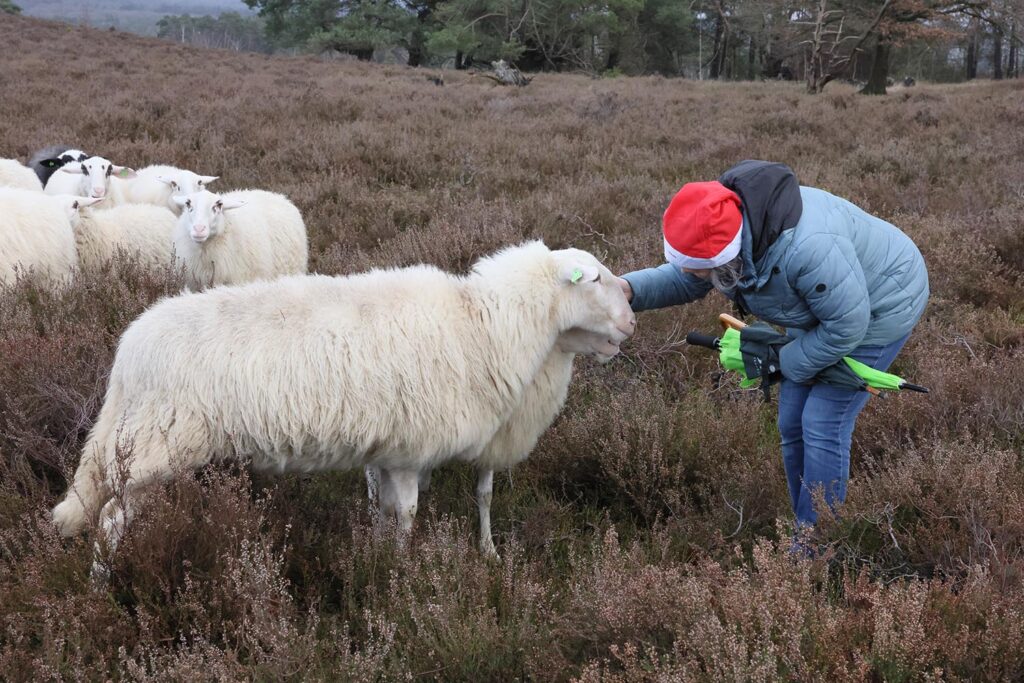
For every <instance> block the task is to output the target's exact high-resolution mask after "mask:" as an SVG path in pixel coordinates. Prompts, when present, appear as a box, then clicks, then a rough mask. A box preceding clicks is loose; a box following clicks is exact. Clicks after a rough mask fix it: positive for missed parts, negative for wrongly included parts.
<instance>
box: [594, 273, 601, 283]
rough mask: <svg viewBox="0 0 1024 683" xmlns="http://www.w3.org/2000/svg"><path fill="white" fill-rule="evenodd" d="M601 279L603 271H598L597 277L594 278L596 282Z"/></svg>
mask: <svg viewBox="0 0 1024 683" xmlns="http://www.w3.org/2000/svg"><path fill="white" fill-rule="evenodd" d="M600 281H601V273H598V274H597V277H595V278H594V282H600Z"/></svg>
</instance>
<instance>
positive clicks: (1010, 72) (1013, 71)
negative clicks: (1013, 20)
mask: <svg viewBox="0 0 1024 683" xmlns="http://www.w3.org/2000/svg"><path fill="white" fill-rule="evenodd" d="M1006 72H1007V73H1006V76H1007V78H1017V25H1016V24H1010V58H1009V59H1008V60H1007V67H1006Z"/></svg>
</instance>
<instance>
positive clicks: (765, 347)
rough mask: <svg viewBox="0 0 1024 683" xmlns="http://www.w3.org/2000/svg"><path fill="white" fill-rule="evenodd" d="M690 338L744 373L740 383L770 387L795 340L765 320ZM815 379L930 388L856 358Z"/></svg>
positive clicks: (851, 385) (877, 387) (872, 388)
mask: <svg viewBox="0 0 1024 683" xmlns="http://www.w3.org/2000/svg"><path fill="white" fill-rule="evenodd" d="M686 341H687V342H688V343H690V344H694V345H697V346H705V347H708V348H711V349H715V350H717V351H718V358H719V361H720V362H721V363H722V367H724V368H725V369H726V370H732V371H733V372H736V373H738V374H739V375H740V377H741V381H740V386H742V387H743V388H745V389H747V388H750V387H753V386H754V385H755V384H757V380H759V379H760V380H761V385H762V387H763V388H765V390H766V391H767V388H768V387H769V386H770V385H772V384H775V383H776V382H778V381H780V380H781V379H782V372H781V370H780V368H779V349H781V348H782V347H783V346H785V345H786V344H788V343H789V342H791V341H792V337H790V336H789V335H787V334H783V333H781V332H776V331H775V330H774V329H773V328H772V327H771V326H769V325H767V324H765V323H756V324H754V325H746V326H743V327H742V328H741V329H736V328H735V327H729V328H727V329H726V330H725V332H724V333H723V334H722V336H721V337H711V336H708V335H704V334H700V333H698V332H691V333H690V334H688V335H687V336H686ZM815 381H817V382H821V383H823V384H829V385H832V386H839V387H844V388H847V389H852V390H854V391H869V392H871V393H873V394H877V393H879V391H882V390H886V391H900V390H902V389H907V390H909V391H918V392H922V393H927V392H928V389H926V388H924V387H922V386H918V385H916V384H911V383H910V382H907V381H906V380H904V379H903V378H902V377H899V376H897V375H894V374H892V373H889V372H883V371H881V370H876V369H874V368H872V367H870V366H868V365H865V364H864V363H861V362H860V361H858V360H854V359H853V358H849V357H847V358H843V359H842V360H841V361H840V362H838V363H836V364H835V365H832V366H829V367H827V368H825V369H824V370H822V371H821V372H820V373H818V375H817V376H816V377H815Z"/></svg>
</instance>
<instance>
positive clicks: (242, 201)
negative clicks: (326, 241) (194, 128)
mask: <svg viewBox="0 0 1024 683" xmlns="http://www.w3.org/2000/svg"><path fill="white" fill-rule="evenodd" d="M175 201H176V202H177V203H178V204H179V206H181V207H182V209H183V210H182V213H181V216H180V217H179V219H178V225H177V228H176V230H175V233H174V250H175V253H176V254H177V257H178V259H179V260H180V261H181V263H182V264H183V265H184V266H185V278H186V286H187V287H189V288H190V289H202V288H204V287H210V286H213V285H236V284H241V283H244V282H251V281H253V280H262V279H270V278H275V277H278V276H280V275H293V274H301V273H305V272H306V268H307V266H308V261H309V244H308V242H307V239H306V225H305V223H304V222H303V220H302V214H301V213H299V210H298V209H297V208H296V207H295V205H294V204H292V203H291V202H290V201H289V200H288V198H287V197H285V196H284V195H281V194H277V193H275V192H266V191H264V190H238V191H235V192H228V193H226V194H223V195H218V194H214V193H212V192H210V191H209V190H202V191H200V192H193V193H192V194H189V195H184V196H180V195H179V196H176V197H175Z"/></svg>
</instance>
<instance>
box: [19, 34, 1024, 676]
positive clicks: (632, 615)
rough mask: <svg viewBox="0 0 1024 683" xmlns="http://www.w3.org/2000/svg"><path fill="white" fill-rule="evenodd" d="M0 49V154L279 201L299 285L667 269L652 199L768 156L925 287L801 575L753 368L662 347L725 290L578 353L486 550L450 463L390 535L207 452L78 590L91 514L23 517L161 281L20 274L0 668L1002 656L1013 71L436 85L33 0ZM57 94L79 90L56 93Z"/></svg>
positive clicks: (1019, 168)
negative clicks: (924, 305) (34, 280)
mask: <svg viewBox="0 0 1024 683" xmlns="http://www.w3.org/2000/svg"><path fill="white" fill-rule="evenodd" d="M0 43H2V44H3V45H4V46H5V49H6V50H7V53H9V56H10V59H7V60H6V61H5V65H4V73H3V74H2V76H0V148H2V149H3V150H4V153H3V156H18V157H21V158H25V157H27V156H28V154H30V153H31V152H32V151H34V150H35V149H37V148H39V147H42V146H44V145H49V144H54V143H56V142H59V141H65V142H68V143H70V144H74V145H78V146H81V147H83V148H85V149H89V150H93V151H96V152H99V153H102V154H104V155H105V156H108V157H109V158H111V159H113V160H115V161H117V162H119V163H125V164H128V165H132V166H134V167H136V168H139V167H142V166H145V165H147V164H151V163H170V164H175V165H179V166H184V167H192V168H194V169H195V170H196V171H199V172H202V173H208V174H219V175H220V176H221V178H220V180H218V181H217V182H218V187H220V188H223V189H224V190H228V189H233V188H241V187H262V188H266V189H270V190H275V191H280V192H284V193H286V194H287V195H289V196H290V197H291V198H292V199H293V200H294V201H295V202H296V204H297V205H298V206H299V208H300V209H301V210H302V212H303V215H304V216H305V219H306V222H307V226H308V230H309V236H310V250H311V252H310V263H311V269H312V270H314V271H317V272H321V273H327V274H345V273H351V272H357V271H361V270H364V269H367V268H372V267H388V266H403V265H409V264H414V263H420V262H425V263H431V264H434V265H437V266H439V267H442V268H446V269H451V270H453V271H456V272H464V271H465V270H466V269H467V268H468V267H469V266H470V264H471V263H472V262H473V261H474V260H475V259H477V258H478V257H480V256H481V255H483V254H486V253H489V252H491V251H493V250H495V249H497V248H500V247H502V246H504V245H506V244H509V243H511V242H516V241H521V240H525V239H536V238H542V239H544V240H546V241H547V242H548V243H549V244H550V245H552V246H555V247H562V246H577V247H581V248H584V249H588V250H591V251H593V252H594V253H595V254H597V255H598V256H599V257H601V258H602V259H604V260H605V261H606V262H607V263H608V265H609V267H610V268H611V269H612V270H613V271H614V272H617V273H620V272H624V271H627V270H632V269H637V268H643V267H647V266H652V265H657V264H659V263H660V262H661V260H662V258H663V255H662V246H661V236H660V230H659V228H660V217H661V213H662V211H663V210H664V207H665V204H666V202H667V200H668V198H669V197H670V196H671V194H672V193H673V192H674V191H676V190H677V189H678V188H679V187H680V186H681V185H682V184H683V183H685V182H687V181H690V180H704V179H710V178H714V177H717V175H718V174H719V173H721V172H722V171H723V170H724V169H725V168H727V167H728V166H729V165H731V164H733V163H735V162H736V161H738V160H740V159H744V158H760V159H773V160H779V161H783V162H786V163H788V164H790V165H791V166H793V168H794V169H796V171H797V173H798V175H799V177H800V178H801V181H802V182H803V183H805V184H808V185H814V186H817V187H821V188H823V189H826V190H829V191H832V192H835V193H837V194H840V195H842V196H844V197H846V198H848V199H850V200H851V201H854V202H856V203H857V204H859V205H860V206H862V207H863V208H864V209H866V210H868V211H871V212H874V213H876V214H878V215H879V216H881V217H882V218H884V219H886V220H889V221H891V222H892V223H893V224H895V225H897V226H899V227H900V228H901V229H903V230H905V231H906V232H907V233H908V234H909V235H910V236H911V237H912V238H913V239H914V240H915V241H916V242H917V244H918V245H919V246H920V248H921V251H922V253H923V254H924V256H925V259H926V261H927V263H928V267H929V278H930V282H931V287H932V298H931V301H930V304H929V307H928V310H927V311H926V314H925V317H924V319H923V320H922V322H921V323H920V324H919V325H918V327H917V329H916V330H915V332H914V334H913V335H912V336H911V339H910V342H909V343H908V344H907V346H906V348H905V349H904V350H903V352H902V353H901V354H900V356H899V358H897V360H896V362H895V364H894V367H893V370H894V372H897V373H898V374H901V375H902V376H904V377H905V378H907V379H909V380H911V381H914V382H917V383H920V384H924V385H926V386H928V387H929V388H930V389H931V393H930V394H928V395H927V396H919V395H910V394H906V395H904V394H900V395H893V396H889V397H887V398H885V399H872V400H871V401H870V402H869V404H868V407H867V408H866V409H865V411H864V413H863V414H862V416H861V418H860V420H859V422H858V427H857V431H856V432H855V435H854V442H853V449H852V454H851V482H850V489H849V496H848V500H847V503H846V504H845V505H843V506H841V507H840V508H839V509H838V510H837V512H836V514H835V515H834V516H833V515H832V514H829V513H828V512H827V511H824V510H823V516H822V523H821V524H820V525H819V528H818V529H817V530H816V533H815V535H814V536H813V537H812V538H811V539H810V542H811V543H813V545H814V547H816V548H817V549H818V550H819V551H820V552H819V554H818V555H817V556H816V557H815V558H813V559H811V560H797V559H795V558H794V557H793V556H791V555H790V553H789V547H790V542H791V536H790V534H791V529H790V524H791V513H790V510H789V498H788V492H787V490H786V483H785V480H784V475H783V471H782V466H781V456H780V449H779V444H778V438H779V437H778V432H777V428H776V426H775V420H776V405H775V401H776V400H777V391H776V392H773V398H772V401H771V402H765V401H764V400H763V398H762V395H761V394H760V392H758V391H757V390H743V389H740V387H739V385H738V383H737V381H736V379H735V377H732V376H730V375H728V374H726V373H724V372H723V371H722V370H721V368H720V367H719V366H718V362H717V359H716V358H715V357H714V355H713V354H710V353H708V352H707V351H706V350H704V349H699V348H691V347H688V346H687V345H686V344H685V343H684V342H683V339H684V337H685V335H686V333H687V332H689V331H691V330H701V331H704V332H713V331H715V330H716V329H717V322H716V316H717V314H718V313H720V312H722V311H728V310H730V305H729V304H728V302H727V301H726V300H725V299H724V298H723V297H721V296H720V295H717V294H712V295H710V296H708V297H707V298H706V299H705V300H704V301H701V302H699V303H695V304H692V305H690V306H686V307H682V308H677V309H672V310H666V311H654V312H649V313H644V314H642V315H641V316H640V320H639V329H638V333H637V335H636V336H635V337H634V338H633V339H632V340H631V341H630V342H629V343H628V344H626V345H625V346H624V348H623V353H622V354H621V355H620V356H619V357H617V358H616V359H615V360H614V361H612V362H610V363H608V364H606V365H598V364H596V363H595V362H593V361H591V360H589V359H583V358H580V359H577V361H576V368H575V379H574V382H573V385H572V387H571V390H570V394H569V398H568V401H567V405H566V408H565V410H564V411H563V412H562V414H561V415H560V416H559V417H558V419H557V420H556V422H555V424H554V425H553V426H552V428H551V429H550V430H549V431H548V432H547V433H546V434H545V435H544V436H543V437H542V438H541V440H540V443H539V444H538V446H537V448H536V449H535V451H534V452H533V453H532V454H531V456H530V458H529V459H528V460H527V461H525V462H524V463H522V464H521V465H519V466H517V467H516V468H514V469H513V470H511V471H510V472H507V473H500V474H498V475H497V476H496V477H495V489H494V501H493V508H492V509H493V526H494V533H495V538H496V540H497V543H498V550H499V552H500V553H501V555H502V561H501V562H490V561H487V560H486V559H485V558H483V557H481V556H480V555H479V553H478V552H477V550H476V534H477V527H476V514H477V512H476V504H475V501H474V500H473V491H474V485H475V472H474V470H473V468H472V467H471V466H469V465H467V464H464V463H452V464H449V465H446V466H445V467H443V468H441V469H439V470H438V471H436V472H435V473H434V477H433V482H432V486H431V489H430V491H429V492H428V493H425V494H424V495H423V496H422V498H421V500H420V506H419V508H420V509H419V513H418V516H417V525H416V528H415V531H414V534H413V536H412V538H411V539H410V542H409V546H408V547H407V548H404V549H403V548H401V547H400V546H399V544H398V543H397V542H396V538H395V536H394V529H393V528H382V529H377V528H375V527H374V526H373V525H372V524H371V522H370V517H369V514H368V510H367V506H366V498H365V495H366V494H365V483H364V481H363V477H362V473H361V472H339V473H316V474H311V475H288V476H283V477H279V476H272V475H266V474H256V473H250V472H249V471H248V470H247V468H245V467H234V468H227V467H222V466H211V467H209V468H206V469H205V470H203V471H202V472H199V473H198V474H194V475H189V476H187V477H183V478H182V479H180V480H179V481H176V482H174V483H169V484H165V485H161V486H157V487H154V488H153V489H152V490H150V491H147V493H146V496H145V499H144V503H143V504H142V505H141V506H140V510H139V513H138V516H137V517H136V519H135V520H134V522H133V524H132V526H131V527H130V529H129V532H128V534H127V535H126V537H125V539H124V541H123V542H122V544H121V547H120V548H119V549H118V552H117V553H116V554H114V555H113V556H106V555H105V556H104V557H103V560H104V561H105V562H106V563H107V564H108V565H109V569H110V571H111V582H110V584H109V586H108V588H107V589H105V590H103V591H94V590H92V589H91V587H90V584H89V578H88V576H89V571H90V567H91V564H92V559H93V558H92V548H93V541H94V540H96V534H95V531H94V530H90V532H89V533H88V534H87V535H86V536H84V537H83V538H79V539H71V540H65V539H60V538H58V537H57V536H56V534H55V532H54V531H53V529H52V528H51V527H50V525H49V523H48V521H47V517H46V515H47V511H48V509H49V508H50V506H52V505H53V504H54V503H55V502H56V500H57V498H58V496H59V495H60V494H62V493H63V492H64V490H65V488H66V486H67V477H68V476H69V474H70V472H71V469H72V468H73V467H74V465H75V464H76V463H77V461H78V458H79V455H80V450H81V447H82V443H83V441H84V439H85V436H86V434H87V432H88V429H89V428H90V427H91V425H92V423H93V421H94V419H95V416H96V414H97V412H98V410H99V408H100V405H101V401H102V397H103V393H104V391H105V387H106V377H107V373H108V372H109V368H110V364H111V362H112V359H113V355H114V352H115V349H116V345H117V341H118V339H119V337H120V335H121V333H122V332H123V331H124V329H125V328H126V327H127V326H128V325H129V324H130V323H131V321H132V320H134V319H135V318H136V317H137V316H138V315H139V314H140V313H141V312H142V311H143V310H145V309H146V307H147V306H149V305H151V304H152V303H153V302H154V301H156V300H157V299H159V298H160V297H163V296H170V295H173V294H175V293H176V292H178V291H179V290H180V287H181V282H180V279H179V277H178V274H177V273H175V272H173V271H171V270H168V272H166V273H156V274H153V273H149V274H147V273H145V272H143V271H142V270H141V269H139V268H137V267H136V266H134V265H133V264H132V263H131V262H130V260H126V259H124V258H121V259H118V260H115V262H113V263H111V264H109V267H108V268H107V269H106V270H105V271H103V272H101V273H96V274H93V275H89V276H79V277H76V278H75V280H74V281H73V282H72V283H71V284H70V285H69V286H68V287H67V288H66V289H63V290H60V291H57V292H45V291H41V290H38V289H36V288H34V287H33V286H32V285H31V284H30V283H28V282H19V283H17V284H16V285H15V286H13V287H10V288H7V289H5V290H3V291H0V672H2V674H0V677H2V678H4V679H10V680H53V679H85V680H108V679H109V680H138V681H148V680H182V681H185V680H188V681H191V680H208V679H215V680H240V679H258V680H303V681H304V680H355V681H398V680H413V679H426V680H444V681H455V680H473V681H487V680H495V681H498V680H513V679H514V680H526V679H530V680H541V681H569V680H580V681H599V680H600V681H649V680H660V681H677V680H699V681H704V680H706V681H720V680H744V681H746V680H771V681H775V680H799V681H804V680H825V679H828V680H839V681H869V680H871V681H881V680H885V681H924V680H1018V679H1021V678H1022V677H1024V656H1022V654H1021V653H1024V626H1022V623H1024V622H1022V620H1021V619H1020V615H1021V613H1022V612H1024V586H1022V584H1021V576H1022V570H1024V567H1022V565H1021V556H1022V547H1021V538H1022V537H1024V529H1022V528H1021V521H1020V520H1021V519H1022V518H1024V514H1022V513H1024V509H1022V503H1021V493H1020V492H1021V491H1022V490H1024V480H1022V475H1021V472H1022V471H1024V468H1022V459H1021V453H1022V448H1024V400H1022V395H1024V394H1022V392H1021V390H1020V381H1021V378H1024V305H1022V302H1024V261H1022V256H1021V254H1022V250H1021V247H1022V246H1024V244H1022V242H1021V239H1022V237H1021V231H1020V229H1019V228H1020V221H1019V218H1018V217H1019V215H1020V210H1021V209H1022V207H1024V197H1022V196H1021V192H1020V186H1019V185H1020V183H1019V178H1021V177H1024V161H1022V157H1021V155H1020V154H1019V150H1018V149H1017V148H1016V147H1015V146H1014V145H1013V144H1012V141H1013V140H1014V138H1013V137H1012V134H1013V133H1014V132H1015V131H1016V130H1017V129H1018V128H1019V127H1020V124H1021V123H1022V114H1021V108H1020V103H1019V100H1020V92H1021V91H1020V84H1019V83H1013V82H1005V83H998V84H996V83H981V82H977V83H973V84H970V85H965V86H931V85H920V86H917V87H915V88H914V89H913V90H912V91H904V92H902V93H899V94H894V95H892V96H889V97H883V98H866V97H859V96H856V95H855V94H854V93H853V92H852V89H850V88H846V87H845V86H842V85H840V84H834V85H835V89H834V91H833V86H829V88H830V90H829V94H827V95H825V96H821V97H814V96H810V95H806V94H805V93H804V92H803V90H802V87H801V86H800V85H799V84H789V83H776V82H765V83H713V82H693V81H684V80H675V79H664V78H635V79H626V78H617V79H609V80H602V81H594V80H593V79H590V78H586V77H583V76H578V75H572V74H540V75H538V76H537V77H536V78H535V79H534V81H533V82H532V83H531V84H530V85H529V86H528V87H527V88H522V89H515V90H510V89H506V88H500V87H496V86H493V84H491V83H490V82H489V81H486V79H480V78H478V77H474V76H472V75H471V74H468V73H466V72H446V73H445V83H446V85H445V87H443V88H438V87H436V86H434V85H433V84H431V83H430V82H428V81H427V80H426V79H424V78H423V71H422V70H421V69H409V68H405V67H396V66H388V67H382V66H377V65H367V64H357V63H351V62H344V63H342V62H327V61H323V60H318V59H316V58H312V57H306V56H298V57H273V58H269V57H265V56H260V55H245V54H235V53H227V52H216V53H213V52H202V51H193V50H191V49H189V48H187V47H183V46H179V45H175V44H172V43H164V42H156V41H151V40H147V39H143V38H138V37H134V36H129V35H125V34H109V33H107V32H96V31H90V30H88V29H82V28H74V27H64V26H60V27H58V26H56V25H54V24H47V23H45V22H39V21H35V20H31V19H27V18H16V17H7V16H4V17H2V18H0ZM54 44H59V45H60V46H61V49H62V50H65V51H67V53H68V54H75V55H76V58H75V59H74V60H63V59H53V58H52V55H51V54H50V53H49V52H45V53H44V50H52V46H53V45H54ZM5 54H6V53H5ZM225 82H230V83H232V84H234V85H235V87H232V88H224V87H223V83H225ZM197 90H198V91H200V92H204V93H210V95H209V96H204V97H200V98H182V97H180V93H181V92H194V91H197ZM67 92H75V93H76V95H77V97H78V98H79V99H81V100H83V101H85V100H88V101H95V102H99V103H100V104H99V105H97V106H96V107H90V108H86V109H80V108H79V109H76V108H73V107H54V106H52V103H53V102H54V101H63V99H64V98H65V95H66V93H67ZM125 455H126V456H130V452H128V453H126V454H125Z"/></svg>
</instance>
